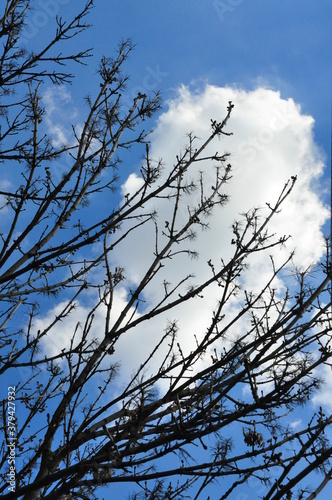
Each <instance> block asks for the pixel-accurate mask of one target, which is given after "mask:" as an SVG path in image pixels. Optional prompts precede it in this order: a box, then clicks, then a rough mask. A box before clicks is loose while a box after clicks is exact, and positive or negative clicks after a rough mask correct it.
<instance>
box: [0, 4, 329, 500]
mask: <svg viewBox="0 0 332 500" xmlns="http://www.w3.org/2000/svg"><path fill="white" fill-rule="evenodd" d="M4 3H5V5H3V6H2V7H1V10H2V14H1V31H0V36H1V41H2V45H1V50H2V53H1V59H0V71H1V73H0V83H1V103H0V106H1V107H0V109H1V132H0V141H1V151H0V160H1V172H2V173H1V176H2V185H1V192H0V196H1V209H2V221H3V222H2V224H1V225H2V232H1V251H0V269H1V271H0V272H1V274H0V297H1V316H0V318H1V331H0V335H1V336H0V346H1V367H0V372H1V377H2V384H1V385H2V390H3V391H5V393H4V394H3V398H2V411H1V431H2V435H3V439H2V443H1V471H2V472H1V477H2V485H1V486H0V491H1V495H2V497H3V498H5V499H7V498H8V499H16V498H24V499H26V500H27V499H29V500H31V499H37V498H45V499H46V498H47V499H49V500H51V499H54V500H56V499H69V498H81V499H87V498H89V499H91V498H95V495H97V494H98V491H99V489H100V486H102V485H108V488H109V491H110V492H112V485H114V484H115V483H128V495H129V494H130V493H129V491H132V492H134V493H132V494H131V497H130V498H132V499H138V498H145V499H151V500H152V499H179V498H188V496H187V495H188V494H189V495H190V498H193V499H198V498H203V497H202V496H201V494H202V492H203V491H204V492H205V491H207V490H206V488H208V487H209V485H210V484H211V483H212V482H215V481H218V480H219V479H220V480H221V486H220V488H219V491H220V492H221V493H220V495H219V497H220V498H221V499H226V498H235V497H234V494H235V492H236V491H237V488H239V487H241V486H242V485H243V484H245V483H246V482H248V481H250V480H251V479H255V480H256V481H257V483H259V484H261V487H262V497H263V498H264V499H265V500H269V499H274V500H277V499H281V498H282V499H295V498H298V499H300V498H310V499H311V498H315V495H316V494H317V493H319V492H320V491H321V490H322V489H323V487H324V486H325V485H326V484H327V482H328V481H329V479H330V478H331V470H332V469H331V464H330V461H329V459H330V456H331V450H332V448H331V445H330V443H329V441H328V436H327V429H328V427H329V426H330V425H331V422H332V416H331V415H325V414H324V413H323V410H322V409H320V410H319V411H318V412H316V413H313V412H312V410H311V407H310V406H308V401H309V400H310V398H311V395H312V394H313V393H314V392H315V391H317V390H319V387H320V383H321V381H320V378H319V369H320V368H321V367H323V366H324V365H329V364H330V362H331V361H330V359H331V334H330V328H331V326H330V320H331V317H330V307H331V303H330V300H329V298H328V297H329V295H328V294H326V290H327V289H328V286H329V280H330V278H331V273H330V266H329V262H328V261H329V256H328V258H327V264H324V265H321V272H320V273H319V276H322V279H321V281H320V282H318V281H317V279H314V280H313V279H312V278H311V275H310V272H300V271H299V272H297V274H296V276H297V279H298V284H297V286H296V287H294V286H293V285H292V286H291V287H290V288H289V289H288V290H287V291H286V292H283V293H282V294H281V293H280V292H278V291H277V290H276V289H275V286H274V283H275V279H276V278H277V277H278V276H279V275H280V273H281V272H283V271H284V270H285V269H286V268H287V266H289V265H290V262H291V257H292V256H291V255H290V257H289V259H288V260H287V261H286V262H284V264H283V265H281V266H276V265H275V264H274V262H273V260H271V277H270V280H269V281H268V282H267V283H266V284H265V286H264V287H263V289H262V290H261V291H260V292H258V293H253V292H251V291H250V290H246V289H244V288H243V285H242V276H243V275H244V274H245V273H246V272H247V264H248V260H249V259H250V257H251V256H252V255H253V254H256V253H260V254H261V253H264V252H269V251H270V249H271V248H272V247H275V246H279V245H283V244H284V243H285V242H286V240H287V237H285V236H275V235H273V234H270V232H269V223H270V221H271V219H272V218H273V217H275V216H276V214H277V213H278V212H279V211H280V209H281V207H282V204H283V202H284V200H285V199H286V198H287V197H288V196H290V195H291V191H292V188H293V185H294V183H295V182H296V179H295V178H292V179H290V180H289V181H288V182H287V183H286V184H285V186H284V189H283V190H282V192H281V194H280V197H279V198H278V199H277V200H276V201H275V202H274V203H271V204H270V205H268V209H269V211H268V213H267V215H266V216H260V212H259V210H257V209H253V210H251V211H249V212H247V213H246V214H245V215H244V216H243V217H242V218H241V219H240V220H239V222H235V223H234V224H233V236H232V240H231V241H230V242H229V243H230V248H232V249H233V250H232V255H231V257H230V258H229V259H226V260H223V255H222V249H221V252H220V253H221V255H220V261H219V262H218V263H216V262H212V260H210V261H209V262H208V263H206V262H205V263H202V265H204V266H205V267H206V275H205V278H204V280H202V281H201V282H199V283H197V284H193V283H194V281H193V279H192V275H191V273H190V272H188V271H187V269H190V262H191V260H190V258H191V257H197V258H199V256H197V255H195V251H194V250H193V248H194V247H193V241H194V240H195V237H196V236H197V237H199V236H200V234H201V231H202V230H204V229H206V228H207V226H208V223H209V217H210V216H211V214H212V213H214V211H216V210H222V208H223V207H224V205H225V204H226V203H227V196H226V195H225V192H224V188H225V184H226V183H229V182H231V175H232V170H231V165H230V164H229V155H228V154H227V153H225V154H219V153H215V154H213V155H210V154H208V153H207V148H208V146H209V145H210V144H211V143H212V141H214V140H216V139H217V138H218V137H220V136H226V137H227V136H228V135H229V134H230V132H229V131H228V127H227V126H228V123H229V119H230V117H231V113H232V109H233V104H232V102H229V103H228V107H227V109H226V110H225V118H224V119H223V120H222V121H220V122H219V121H218V120H214V119H213V120H212V121H211V132H210V135H209V136H208V137H206V138H205V139H201V140H198V139H197V138H195V136H194V135H192V134H190V135H189V136H188V145H187V147H186V148H185V149H184V150H182V152H181V153H179V155H178V156H177V157H176V158H174V164H173V165H164V164H163V162H162V161H161V160H157V161H155V160H153V159H152V158H150V147H149V141H148V134H147V133H146V132H145V131H144V129H143V126H144V123H143V122H144V121H146V120H148V119H149V118H150V117H151V115H153V114H154V113H155V112H156V111H158V109H159V107H160V99H159V95H158V94H156V95H154V96H152V97H149V96H147V95H146V94H145V93H143V92H142V93H138V94H137V96H136V97H135V98H133V101H132V103H131V105H130V106H129V107H126V106H124V105H123V102H122V100H123V97H122V96H124V95H125V92H126V82H127V77H126V76H124V74H123V73H122V70H123V64H124V62H125V61H126V59H127V57H128V55H129V54H130V52H131V49H132V45H131V43H130V41H125V42H123V43H121V45H120V46H119V50H118V52H117V53H116V56H115V57H114V58H108V57H104V58H103V59H102V60H101V63H100V66H99V72H98V75H99V83H98V85H99V86H98V88H93V89H91V96H90V97H87V99H86V104H87V107H86V108H85V109H86V110H87V113H86V117H85V121H84V126H83V127H81V128H80V127H78V126H75V125H73V126H72V130H73V139H72V141H68V144H62V145H60V146H58V145H57V144H55V143H54V141H52V139H51V137H50V136H49V134H48V133H47V129H46V127H45V126H44V122H43V118H44V113H45V111H44V109H43V100H42V95H43V89H44V88H45V85H46V84H47V85H50V84H51V85H65V84H66V83H68V82H70V81H71V80H72V78H73V77H72V75H71V73H70V71H69V70H70V69H71V68H72V66H73V63H74V62H77V63H80V64H86V62H87V61H88V59H87V58H88V57H89V56H90V50H83V51H79V52H78V53H76V52H72V53H71V52H69V53H65V52H64V51H63V48H62V44H63V43H64V42H66V43H67V41H68V40H69V41H70V40H71V39H73V38H74V37H76V36H77V35H78V34H79V33H81V32H82V31H84V30H85V29H86V28H87V27H88V25H87V23H86V20H85V19H86V16H87V14H88V13H89V11H90V9H91V7H92V1H88V2H87V3H86V5H85V6H84V7H83V8H82V9H81V11H80V12H79V13H78V14H77V15H76V17H75V18H74V19H73V20H71V21H66V22H65V21H64V20H63V19H62V18H60V17H59V18H57V19H56V32H55V35H54V37H53V38H52V39H51V40H50V41H49V42H48V43H47V44H46V45H45V47H44V48H43V49H40V50H36V51H34V52H32V51H31V52H30V51H28V50H27V49H26V48H25V47H24V45H22V43H21V41H20V37H21V34H22V31H23V29H24V26H25V22H26V20H27V19H28V16H29V15H30V12H31V11H30V9H31V8H32V6H33V4H34V2H29V1H28V0H12V1H9V0H7V2H4ZM60 45H61V50H60V49H59V52H57V50H58V46H60ZM69 46H70V45H69ZM67 67H69V70H68V71H67ZM132 146H135V148H143V153H144V165H143V166H142V168H141V172H140V174H141V181H140V183H139V186H138V188H137V189H136V190H135V192H133V193H127V194H126V195H125V196H124V197H123V198H121V197H120V196H119V195H118V194H117V186H118V175H119V171H120V168H121V155H122V152H123V151H124V152H126V150H128V149H130V148H132ZM135 151H136V149H135ZM201 163H202V164H203V163H204V164H209V163H211V165H210V171H211V169H212V170H213V168H214V169H215V170H214V171H215V176H214V183H213V185H212V186H211V185H209V183H210V181H209V183H207V182H206V177H205V176H204V172H201V173H200V175H199V176H198V178H197V179H196V180H195V179H194V180H193V178H192V176H191V171H192V169H193V167H194V166H195V165H197V164H201ZM59 165H61V175H58V173H57V170H56V169H57V168H59ZM8 178H10V182H8V183H5V182H4V181H5V180H7V179H8ZM210 184H211V183H210ZM7 185H8V187H6V186H7ZM106 195H107V196H108V198H109V200H110V202H109V203H105V202H104V203H100V201H99V200H101V199H104V200H105V196H106ZM103 196H104V198H103ZM184 197H186V200H189V202H186V204H187V205H188V209H187V211H186V212H185V213H184V212H183V211H182V212H181V213H180V209H179V207H180V204H181V203H182V201H183V198H184ZM160 200H163V201H166V202H167V203H168V205H169V212H168V213H169V215H168V220H167V221H164V220H163V221H161V220H160V219H159V218H158V212H157V208H155V207H158V202H159V201H160ZM87 213H88V214H89V217H87V216H86V214H87ZM230 224H231V221H230ZM147 227H148V228H151V231H150V233H149V234H150V240H149V241H152V242H153V245H154V253H153V255H152V257H151V259H150V260H148V261H147V262H146V271H145V272H144V273H143V275H142V276H140V277H139V279H138V282H137V283H135V285H134V286H133V287H131V286H129V284H128V281H127V280H126V262H123V265H122V266H119V265H114V261H113V254H114V252H116V251H117V249H118V248H123V246H124V245H126V244H127V241H129V238H131V241H133V238H134V240H135V235H136V234H138V235H139V234H140V231H142V230H143V228H144V229H145V228H147ZM133 235H134V236H133ZM183 255H187V256H188V267H187V269H183V274H182V275H179V276H178V281H177V282H176V283H168V282H167V280H166V279H165V276H167V269H168V266H170V265H171V264H172V263H173V262H174V261H175V260H176V259H178V258H180V256H181V258H182V256H183ZM149 258H150V257H149ZM152 282H156V283H157V282H160V294H159V295H158V296H156V297H155V299H154V300H150V301H148V302H145V291H146V290H147V289H148V287H149V285H150V284H151V283H152ZM120 286H124V287H125V288H126V290H127V296H126V298H125V301H124V304H123V305H122V307H121V308H120V310H119V308H118V307H116V305H117V304H116V292H117V290H118V289H119V287H120ZM212 287H215V289H216V290H218V301H217V302H216V303H215V304H213V305H212V306H211V318H210V323H209V325H208V327H207V328H206V330H205V331H203V332H198V333H197V332H195V328H194V326H195V325H193V337H194V338H195V342H194V344H193V347H192V348H190V350H189V351H188V350H187V349H186V346H184V345H182V343H181V331H179V329H178V325H177V321H176V320H175V319H174V320H169V315H170V314H172V316H173V317H175V318H176V315H177V311H178V310H179V308H181V307H182V306H183V304H186V303H188V302H190V303H192V304H193V307H199V301H200V300H201V297H203V296H204V294H205V293H207V291H208V290H210V289H211V288H212ZM323 297H324V300H323ZM55 300H56V301H57V304H59V308H60V309H59V310H58V313H57V314H56V315H55V316H54V317H52V318H51V319H49V321H48V323H45V321H44V323H43V327H42V328H41V329H37V327H36V324H40V322H39V323H38V318H39V314H40V313H41V312H43V311H45V309H46V308H48V307H50V304H52V303H54V301H55ZM80 300H81V301H83V300H86V301H87V302H88V303H89V308H88V311H87V312H86V314H85V316H82V317H81V318H80V321H79V322H77V323H75V324H74V326H73V324H72V323H70V322H68V319H70V318H71V317H74V316H73V315H74V313H75V307H76V305H77V303H78V301H80ZM52 301H53V302H52ZM92 301H93V303H92ZM232 301H235V302H236V304H237V307H236V308H233V309H230V308H229V307H228V305H229V304H230V303H231V302H232ZM97 314H99V315H100V314H101V315H103V318H104V323H103V329H102V331H99V332H98V335H96V334H95V333H93V332H94V325H95V322H96V315H97ZM157 318H160V319H162V320H163V321H164V330H163V331H156V333H155V339H156V340H155V345H154V347H153V349H152V351H151V352H148V353H147V355H146V358H145V360H144V361H143V362H142V363H139V364H138V366H136V367H135V366H134V367H132V371H131V377H130V379H129V380H127V381H126V383H124V382H123V381H121V364H122V365H123V364H125V360H124V359H120V360H119V359H118V357H117V352H118V346H119V344H120V343H121V342H125V341H126V340H125V339H126V336H127V335H128V333H130V332H132V331H133V332H134V333H135V331H136V330H138V329H140V331H142V327H144V325H147V324H148V322H149V324H151V322H152V324H156V325H160V323H157V322H156V323H153V322H154V321H155V320H156V319H157ZM188 321H189V322H190V318H188ZM61 324H63V325H65V328H66V329H67V330H66V335H67V337H68V339H69V342H68V344H67V345H66V344H65V345H63V346H61V348H59V349H58V351H57V352H54V350H53V351H52V352H50V350H48V349H47V340H45V339H52V335H53V336H54V335H55V333H54V332H57V331H58V328H59V325H61ZM68 325H71V326H70V328H71V330H68V328H69V327H68ZM48 341H49V340H48ZM129 349H130V345H128V350H129ZM22 374H23V375H22ZM7 386H10V387H11V390H10V391H9V392H8V394H10V397H8V394H7ZM243 388H246V390H245V391H243ZM14 398H15V406H13V401H14ZM10 403H11V404H10ZM301 406H303V407H304V406H306V412H305V415H307V421H306V420H305V417H304V418H303V419H302V424H301V425H302V427H297V428H296V429H294V428H292V427H291V426H290V425H289V421H290V420H289V418H290V415H291V413H292V412H293V411H294V410H295V409H297V408H298V407H301ZM14 408H15V410H16V413H15V414H14ZM13 443H14V446H12V444H13ZM10 445H11V446H10ZM13 450H14V451H13ZM314 471H315V472H317V471H319V472H320V473H321V476H320V477H321V479H320V481H318V485H316V486H315V487H313V488H311V489H310V482H311V479H310V478H311V476H312V473H313V472H314ZM306 479H308V481H306ZM11 480H12V482H11ZM308 484H309V486H308ZM96 498H97V497H96ZM204 498H206V497H205V496H204Z"/></svg>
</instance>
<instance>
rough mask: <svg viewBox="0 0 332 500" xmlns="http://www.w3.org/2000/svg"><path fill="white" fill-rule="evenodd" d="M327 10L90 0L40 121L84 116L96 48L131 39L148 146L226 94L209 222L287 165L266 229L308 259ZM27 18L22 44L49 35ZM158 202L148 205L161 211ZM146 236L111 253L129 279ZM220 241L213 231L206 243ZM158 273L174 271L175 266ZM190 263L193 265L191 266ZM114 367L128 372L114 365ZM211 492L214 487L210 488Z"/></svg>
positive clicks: (131, 166) (131, 168)
mask: <svg viewBox="0 0 332 500" xmlns="http://www.w3.org/2000/svg"><path fill="white" fill-rule="evenodd" d="M41 3H42V2H39V3H38V2H36V5H41ZM78 4H83V2H69V0H62V1H61V2H60V1H59V2H58V3H57V9H58V13H59V14H60V15H62V16H63V17H64V18H66V17H67V16H68V15H70V14H71V13H72V12H74V10H75V9H76V8H77V5H78ZM38 9H39V10H38ZM45 12H46V14H45ZM38 13H39V15H41V14H40V13H42V17H38ZM45 16H46V17H45ZM47 16H48V18H47ZM43 19H44V21H45V22H44V21H42V20H43ZM39 20H41V21H40V22H39ZM331 20H332V2H331V1H330V0H320V1H319V2H317V1H316V2H314V1H309V0H291V1H289V0H279V1H277V2H271V1H270V2H269V1H266V0H219V1H202V0H191V1H188V0H185V1H184V0H183V1H179V0H169V1H167V2H160V1H159V2H157V1H155V0H144V1H143V2H142V1H141V0H130V1H129V0H126V1H120V0H116V1H108V0H99V1H98V2H96V7H95V9H94V10H93V11H92V13H91V15H90V18H89V22H91V24H92V27H91V29H90V30H88V31H86V32H85V33H83V35H82V36H81V38H80V39H79V41H77V42H76V41H75V42H74V43H79V45H80V46H81V47H82V48H84V47H89V46H92V47H93V48H94V57H93V58H92V59H91V60H90V61H89V67H88V68H84V67H77V68H76V69H77V78H76V80H75V81H74V84H73V86H72V87H68V88H67V89H66V90H65V91H61V93H59V94H57V93H53V94H51V91H49V92H48V93H47V91H46V93H45V105H46V110H47V113H48V122H47V125H48V126H49V129H50V131H51V132H52V133H53V134H54V136H57V138H58V139H59V140H60V139H61V137H60V135H61V133H65V124H64V122H63V118H64V116H65V115H66V113H67V114H68V115H67V116H69V115H70V116H72V117H73V120H75V121H77V122H78V123H79V122H80V121H81V120H83V119H84V112H85V111H86V108H85V107H84V104H82V97H83V96H84V95H86V94H87V93H90V92H93V86H94V85H97V84H98V83H97V78H96V74H95V69H96V68H97V66H98V61H99V59H100V58H101V57H102V56H103V55H106V56H107V55H112V53H113V50H114V48H116V46H117V45H118V43H119V41H121V40H123V39H126V38H128V37H129V38H131V39H132V40H133V42H134V44H136V47H135V50H134V52H133V53H132V55H131V57H130V58H129V59H128V61H127V65H126V71H127V73H128V75H129V76H130V80H129V83H128V94H129V96H130V95H134V93H135V92H136V91H137V89H139V90H145V91H148V92H154V91H158V90H160V91H161V94H162V97H163V99H164V105H163V110H162V112H161V114H160V116H159V118H158V120H157V121H156V122H155V126H156V132H155V135H154V136H153V138H152V141H151V145H152V152H153V153H154V154H155V155H156V157H158V156H159V155H160V156H163V157H164V158H165V161H166V162H172V158H174V155H175V154H176V153H177V152H178V148H179V147H180V146H181V145H182V144H183V143H184V136H185V133H186V132H189V131H190V130H191V129H193V130H194V131H197V133H198V135H200V134H202V135H203V134H204V133H206V131H207V130H208V128H209V124H210V123H209V119H210V118H217V119H220V118H222V117H223V115H224V112H225V111H226V105H227V102H228V100H229V99H231V100H232V101H233V102H234V104H235V110H234V119H232V120H231V122H230V128H231V130H232V131H233V133H234V139H233V138H232V140H230V141H229V142H223V143H222V145H221V146H220V147H221V148H225V149H228V150H230V151H231V153H232V155H233V158H232V163H234V168H235V180H234V185H232V186H231V187H230V195H231V197H232V198H231V204H230V208H229V209H227V210H229V211H228V212H226V215H227V216H226V218H225V220H226V222H225V224H224V225H222V224H221V222H220V220H218V221H216V222H215V224H216V226H215V228H217V229H218V231H219V232H223V231H225V233H226V231H227V227H228V226H229V224H230V223H231V221H232V217H235V216H236V214H237V213H238V212H239V211H241V210H242V211H243V210H246V209H249V208H252V206H253V205H254V204H257V203H258V204H263V203H264V202H265V201H267V199H268V200H270V198H274V197H275V196H277V194H278V193H279V192H280V188H281V187H282V186H283V184H284V182H286V180H287V178H288V177H289V176H290V175H293V174H297V175H298V176H299V179H300V180H299V182H300V187H301V190H299V191H297V192H295V195H294V200H293V201H291V202H290V203H289V205H288V207H287V213H286V214H285V216H281V218H280V220H279V222H276V226H275V229H276V230H278V231H284V230H285V231H288V230H289V232H291V233H292V234H294V242H295V243H294V245H295V246H296V247H297V249H298V250H297V251H298V259H299V261H301V262H306V263H310V262H313V261H316V260H317V259H318V258H319V257H320V256H321V255H322V241H321V236H322V230H323V228H324V223H325V230H326V227H328V207H327V206H326V204H327V203H329V185H330V184H329V183H330V181H329V179H330V168H329V158H330V136H331V80H332V79H331V73H332V69H331V46H332V29H331V27H332V26H331V24H332V23H331ZM27 29H28V31H27V40H28V44H31V46H32V45H33V44H34V43H37V42H38V41H39V40H42V39H44V38H46V37H47V36H48V35H49V33H50V30H51V29H53V18H52V16H51V15H48V14H47V11H45V8H44V9H43V8H42V7H38V6H37V7H36V11H35V13H34V14H33V16H32V18H31V25H30V26H29V25H28V28H27ZM29 33H30V35H29ZM28 35H29V36H28ZM179 89H180V90H179ZM278 92H279V93H280V94H278ZM54 103H55V104H56V105H54ZM296 105H300V107H298V106H296ZM214 113H215V114H216V115H217V116H214ZM308 115H310V116H311V117H312V118H310V116H308ZM55 126H57V127H58V128H56V127H55ZM127 158H128V163H127V164H126V165H125V166H124V171H123V172H122V173H121V179H122V181H123V182H124V184H123V186H122V191H123V192H124V193H125V192H130V189H132V187H133V186H135V185H136V184H135V183H137V176H136V175H135V172H136V171H137V169H138V167H139V158H136V157H135V156H134V155H132V156H130V155H129V156H128V157H127ZM324 164H325V168H324ZM131 173H132V175H131V176H129V175H130V174H131ZM128 176H129V177H128ZM248 185H249V186H250V189H247V188H248ZM232 190H233V191H232ZM164 209H165V208H164V207H163V206H161V207H160V210H161V213H162V211H163V210H164ZM293 215H294V217H293ZM290 219H291V220H290ZM285 228H286V229H285ZM225 238H226V237H225ZM148 241H149V237H148V235H143V236H142V240H141V241H140V242H139V241H136V246H135V259H132V258H131V253H130V252H131V249H130V247H127V248H125V249H123V250H122V252H121V255H118V256H117V255H115V256H114V259H115V261H116V259H119V265H121V258H124V257H125V259H126V262H127V263H130V262H131V263H132V267H131V266H130V264H128V266H127V271H128V273H129V276H130V277H131V280H132V281H133V282H135V281H136V280H137V279H138V278H137V276H136V274H138V275H139V272H140V271H141V270H143V269H144V265H145V260H146V258H145V255H146V252H147V248H148V244H147V242H148ZM223 242H224V240H223V239H221V240H220V241H218V245H219V246H222V245H223ZM318 242H320V243H318ZM203 243H204V244H203V245H202V247H201V248H200V253H201V254H202V255H203V256H204V258H205V253H204V252H205V251H206V248H208V249H209V252H210V249H211V248H212V247H213V245H214V243H215V242H213V240H212V237H211V240H210V239H209V237H206V239H205V240H204V242H203ZM209 255H210V254H209ZM284 256H285V254H283V255H279V258H283V257H284ZM207 258H208V257H207ZM276 258H277V256H276ZM206 260H207V259H205V261H206ZM252 266H253V269H254V270H255V269H256V271H257V269H259V273H256V275H255V273H252V274H251V277H249V278H248V283H247V284H248V285H250V286H252V287H253V288H255V287H256V286H257V287H259V286H260V284H261V281H260V280H264V278H265V277H266V276H267V275H268V272H269V271H270V269H269V268H268V267H264V266H265V264H264V265H263V264H262V263H261V262H253V263H252ZM170 272H171V273H173V274H174V276H176V275H177V273H178V268H177V267H176V266H175V267H174V269H171V271H170ZM199 272H200V270H199V269H197V272H196V274H197V276H199ZM258 274H259V279H258ZM149 293H150V296H153V295H154V294H155V293H156V291H155V290H154V289H153V288H151V290H150V291H149V290H148V291H147V300H149V298H150V297H149ZM208 299H209V300H213V298H212V297H208ZM123 301H124V296H119V297H118V302H119V304H120V305H121V304H122V302H123ZM204 307H206V310H205V309H204ZM189 313H190V312H189V311H188V310H186V309H185V308H184V310H183V311H182V312H181V314H182V316H181V317H180V325H181V318H182V326H183V330H184V336H186V335H187V333H188V332H186V325H185V318H186V317H188V314H189ZM80 314H84V304H81V305H79V306H78V308H77V315H78V316H79V315H80ZM191 314H193V313H191ZM195 314H196V312H195ZM205 314H206V316H205ZM53 315H54V309H50V311H48V312H47V313H45V315H44V316H42V317H41V319H40V321H41V323H42V322H43V321H44V322H45V321H46V320H47V317H48V318H50V317H52V316H53ZM78 316H77V317H78ZM206 317H208V308H207V306H202V311H200V314H199V316H197V317H196V316H195V325H197V328H198V327H200V326H201V327H202V329H204V325H205V323H204V321H205V318H206ZM75 321H76V319H75V317H74V318H73V322H74V324H75ZM96 322H97V323H98V318H97V319H96ZM154 327H155V325H154ZM140 335H142V332H141V333H140V332H138V340H137V339H136V340H133V342H137V345H141V344H142V339H141V340H139V339H140ZM55 338H58V336H55ZM59 338H60V339H61V337H59ZM184 338H186V337H184ZM188 342H189V340H188ZM133 345H134V344H133ZM53 347H54V346H53ZM55 347H56V346H55ZM61 347H62V346H61ZM188 348H190V345H189V344H188ZM119 352H120V357H121V353H122V355H123V356H124V355H126V356H128V357H127V364H128V366H132V363H134V360H135V359H136V362H139V360H138V361H137V351H136V350H135V349H134V350H133V354H132V355H130V353H129V354H128V348H127V345H121V344H120V347H119ZM131 356H132V358H131ZM123 376H124V377H126V376H128V373H126V371H125V370H124V375H123ZM328 389H329V390H331V386H328ZM328 394H329V395H331V392H329V393H328ZM254 493H255V487H254V486H253V487H252V488H249V489H248V490H247V491H246V490H244V491H243V495H244V496H242V497H241V499H242V500H249V498H250V499H251V498H254V496H253V495H254ZM214 494H215V495H216V496H215V498H218V489H216V490H215V492H214Z"/></svg>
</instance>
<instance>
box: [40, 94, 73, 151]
mask: <svg viewBox="0 0 332 500" xmlns="http://www.w3.org/2000/svg"><path fill="white" fill-rule="evenodd" d="M43 105H44V107H45V111H46V113H45V115H44V119H45V123H46V126H47V128H48V132H49V135H50V137H51V138H52V143H53V146H54V147H61V146H63V145H65V144H68V142H69V141H68V139H69V138H70V137H72V129H71V127H70V125H71V123H72V122H74V120H75V119H76V117H77V110H76V109H75V108H74V106H73V103H72V96H71V94H70V92H69V91H68V89H66V87H65V86H64V85H59V86H53V87H48V88H47V89H46V90H45V92H44V93H43ZM64 116H65V117H66V127H67V128H65V126H64Z"/></svg>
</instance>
